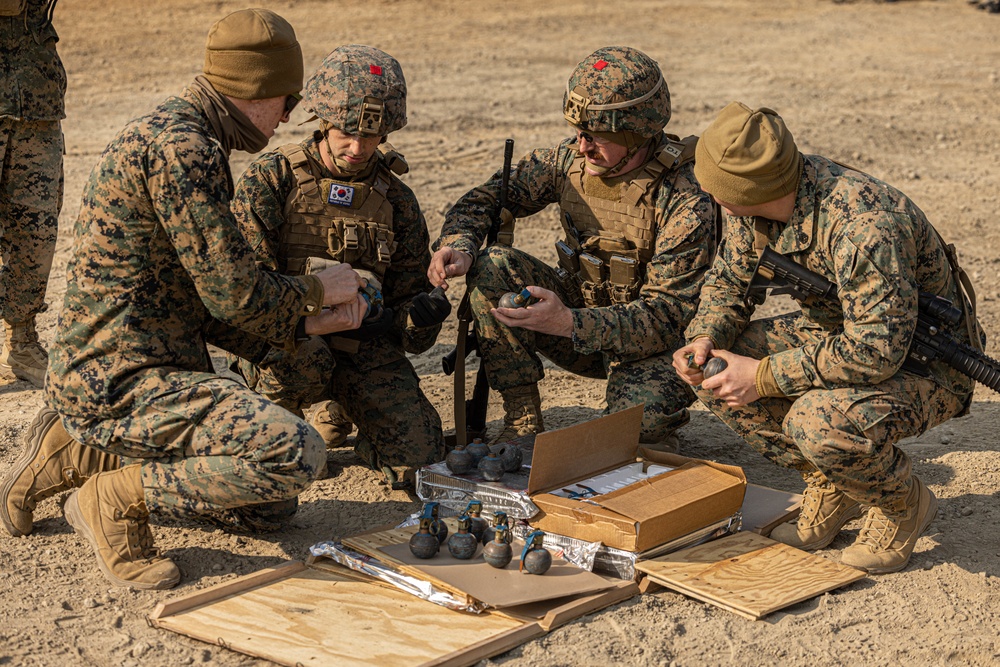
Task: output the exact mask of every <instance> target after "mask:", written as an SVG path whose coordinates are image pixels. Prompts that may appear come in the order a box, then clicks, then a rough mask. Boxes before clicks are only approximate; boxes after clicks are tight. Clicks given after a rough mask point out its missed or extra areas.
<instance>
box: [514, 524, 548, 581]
mask: <svg viewBox="0 0 1000 667" xmlns="http://www.w3.org/2000/svg"><path fill="white" fill-rule="evenodd" d="M544 541H545V533H543V532H542V531H540V530H536V531H535V532H533V533H532V534H531V535H528V539H526V540H525V541H524V551H522V552H521V566H520V567H519V568H518V569H519V570H520V571H521V572H527V573H528V574H545V573H546V572H548V571H549V568H550V567H552V554H550V553H549V552H548V550H547V549H546V548H545V547H543V546H542V542H544Z"/></svg>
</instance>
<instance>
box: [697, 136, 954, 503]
mask: <svg viewBox="0 0 1000 667" xmlns="http://www.w3.org/2000/svg"><path fill="white" fill-rule="evenodd" d="M801 166H802V176H801V180H800V182H799V185H798V191H797V194H796V200H795V209H794V213H793V214H792V218H791V220H790V221H789V222H788V223H787V224H784V225H783V224H780V223H777V222H773V221H772V222H768V223H767V224H768V228H767V234H766V236H767V239H768V245H769V246H770V247H772V248H773V249H774V250H776V251H777V252H779V253H782V254H786V255H789V256H790V257H791V258H792V259H793V260H794V261H795V262H797V263H799V264H801V265H803V266H804V267H805V268H807V269H809V270H811V271H814V272H816V273H818V274H820V275H822V276H824V277H826V278H828V279H829V280H831V281H833V282H834V283H836V285H837V286H838V291H839V294H840V303H839V304H837V305H836V306H833V305H831V304H829V303H826V302H821V301H817V302H816V303H810V304H805V305H803V308H802V311H801V312H800V313H792V314H788V315H782V316H779V317H775V318H770V319H764V320H755V321H752V322H751V321H750V316H751V315H752V313H753V305H747V304H745V303H744V301H743V295H744V292H745V289H746V286H747V284H748V283H749V281H750V279H751V276H752V274H753V270H754V267H755V265H756V262H757V254H756V252H755V250H754V219H753V218H745V217H740V218H731V219H730V221H729V223H728V232H727V236H726V239H725V242H724V243H723V244H722V246H721V249H720V255H719V257H718V258H717V260H716V262H715V265H714V266H713V268H712V271H711V272H710V273H709V276H708V278H707V280H706V282H705V287H704V289H703V290H702V295H701V306H700V308H699V310H698V315H697V316H696V317H695V319H694V320H693V321H692V322H691V324H690V325H689V326H688V329H687V332H686V334H687V337H688V339H691V340H693V339H694V338H697V337H702V336H707V337H709V338H711V339H712V341H713V343H714V345H715V347H716V348H717V349H723V350H730V351H731V352H733V353H735V354H739V355H743V356H748V357H752V358H755V359H762V358H764V357H769V362H770V368H771V373H772V374H773V376H774V380H775V381H776V383H777V385H778V387H779V388H780V390H781V391H782V392H783V393H784V394H785V396H784V397H779V398H762V399H759V400H757V401H755V402H753V403H750V404H749V405H746V406H742V407H737V408H732V407H728V406H726V405H725V403H723V402H722V401H720V400H718V399H715V398H713V396H712V394H711V392H708V391H704V390H700V389H699V391H698V397H699V398H700V399H701V400H702V402H704V403H705V405H706V406H708V408H709V409H710V410H711V411H712V412H714V413H715V414H716V415H718V416H719V417H720V418H721V419H722V420H723V421H725V422H726V423H727V424H728V425H729V426H730V427H731V428H732V429H733V430H734V431H736V432H737V433H739V434H740V435H741V436H742V437H743V438H744V439H745V440H746V441H747V442H748V443H749V444H750V445H751V446H752V447H753V448H754V449H755V450H757V451H758V452H760V453H761V454H763V455H764V456H765V457H766V458H768V459H769V460H771V461H773V462H775V463H777V464H779V465H782V466H785V467H789V468H794V469H796V470H799V471H802V472H803V473H806V474H809V473H812V472H815V471H816V470H818V471H820V472H821V473H822V474H823V476H825V478H826V479H828V480H829V482H831V483H832V484H833V486H834V487H835V488H836V489H838V490H840V491H842V492H844V493H846V494H847V495H848V496H849V497H850V498H852V499H853V500H854V501H858V502H860V503H862V504H867V505H872V506H874V507H879V508H882V509H884V510H885V511H887V512H901V511H903V509H904V507H905V502H906V498H907V495H908V493H909V490H910V487H911V484H912V481H911V480H912V479H913V478H912V477H911V475H910V459H909V457H908V456H907V455H906V453H905V452H903V451H902V450H901V449H899V448H898V447H896V446H895V443H896V442H897V441H898V440H899V439H901V438H904V437H907V436H912V435H916V434H919V433H922V432H923V431H925V430H927V429H929V428H931V427H933V426H935V425H936V424H939V423H941V422H943V421H945V420H947V419H949V418H951V417H953V416H955V415H958V414H961V413H962V412H963V411H964V410H966V409H967V408H968V406H969V404H970V402H971V400H972V389H973V381H972V380H971V379H970V378H968V377H967V376H965V375H963V374H961V373H959V372H958V371H956V370H954V369H952V368H950V367H949V366H947V365H945V364H944V363H942V362H935V363H934V364H932V365H931V367H930V372H931V375H930V377H928V378H923V377H920V376H917V375H914V374H911V373H908V372H905V371H903V370H901V369H900V367H901V365H902V363H903V361H904V359H905V356H906V351H907V349H908V347H909V343H910V339H911V337H912V335H913V331H914V328H915V326H916V313H917V296H918V291H920V290H922V291H926V292H931V293H933V294H937V295H940V296H943V297H945V298H947V299H949V300H951V301H952V302H953V303H955V304H960V303H961V298H962V297H961V296H960V294H959V288H958V284H957V282H956V281H955V279H954V278H953V276H952V269H951V267H950V265H949V262H948V259H947V256H946V254H945V248H944V245H943V243H942V242H941V240H940V237H939V236H938V235H937V233H936V232H935V231H934V229H933V227H932V226H931V225H930V223H929V222H928V221H927V219H926V217H925V216H924V214H923V212H922V211H921V210H920V209H919V208H917V207H916V206H915V205H914V204H913V203H912V202H911V201H910V200H909V199H907V198H906V197H905V196H904V195H903V194H902V193H901V192H899V191H898V190H896V189H894V188H892V187H890V186H888V185H886V184H885V183H882V182H880V181H878V180H877V179H875V178H872V177H871V176H868V175H865V174H862V173H859V172H856V171H852V170H849V169H846V168H844V167H841V166H839V165H837V164H835V163H833V162H832V161H830V160H827V159H825V158H822V157H819V156H815V155H807V156H803V158H802V165H801ZM756 303H758V304H759V303H760V299H757V301H756ZM951 333H952V334H953V335H954V336H955V337H956V338H957V339H959V340H962V341H965V342H969V334H968V333H967V331H966V327H965V325H964V324H963V326H961V327H958V328H957V329H956V330H955V331H953V332H951Z"/></svg>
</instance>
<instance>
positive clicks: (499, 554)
mask: <svg viewBox="0 0 1000 667" xmlns="http://www.w3.org/2000/svg"><path fill="white" fill-rule="evenodd" d="M513 557H514V551H513V549H511V548H510V531H509V530H507V526H497V529H496V533H495V534H494V537H493V540H492V541H491V542H488V543H487V544H486V546H485V547H483V558H484V559H485V560H486V562H487V563H489V564H490V565H492V566H493V567H495V568H497V569H500V570H502V569H504V568H505V567H507V564H508V563H510V561H511V559H512V558H513Z"/></svg>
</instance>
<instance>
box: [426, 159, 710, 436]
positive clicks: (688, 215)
mask: <svg viewBox="0 0 1000 667" xmlns="http://www.w3.org/2000/svg"><path fill="white" fill-rule="evenodd" d="M576 157H577V150H576V140H575V139H566V140H565V141H563V142H562V143H561V144H559V146H557V147H555V148H549V149H536V150H533V151H531V152H530V153H529V154H528V155H527V156H525V157H524V158H523V159H521V160H520V161H519V162H518V163H517V166H516V168H515V169H514V170H513V171H512V173H511V175H510V182H509V193H508V198H507V207H508V208H509V209H510V211H511V212H512V213H513V214H514V216H515V217H516V218H522V217H526V216H529V215H532V214H534V213H537V212H538V211H541V210H542V209H544V208H545V207H546V206H548V205H549V204H555V203H558V202H559V200H560V198H561V196H562V192H563V187H564V184H565V181H566V174H567V173H568V171H569V168H570V166H571V165H572V163H573V160H574V159H575V158H576ZM628 178H629V174H626V175H624V176H620V177H614V178H608V179H602V180H604V181H605V182H607V183H609V184H614V183H615V182H618V181H619V180H623V179H624V180H627V179H628ZM500 182H501V175H500V173H499V172H497V173H496V174H494V176H493V177H492V178H491V179H490V180H489V181H487V182H486V183H485V184H483V185H481V186H479V187H477V188H475V189H473V190H471V191H470V192H468V193H467V194H465V195H464V196H462V197H461V198H460V199H459V200H458V202H456V203H455V205H454V206H453V207H452V208H451V210H449V211H448V213H447V214H446V216H445V223H444V226H443V228H442V231H441V236H440V238H438V240H437V241H435V243H434V249H435V250H436V249H438V248H441V247H443V246H451V247H453V248H455V249H457V250H462V251H465V252H470V253H472V254H473V256H476V255H477V254H478V249H479V247H480V245H481V244H482V243H483V241H484V240H485V238H486V234H487V232H488V230H489V226H490V223H491V219H492V216H493V215H494V212H495V211H496V207H497V199H498V196H499V192H500ZM653 201H655V202H656V215H655V222H656V225H655V243H654V255H653V258H652V260H651V261H650V262H649V263H648V264H647V265H646V267H645V276H644V280H643V283H642V286H641V288H640V290H639V294H638V297H637V298H636V299H635V300H634V301H631V302H628V303H622V304H613V305H610V306H604V307H599V308H580V307H578V306H579V305H580V304H581V303H582V297H581V296H580V295H579V289H578V288H575V290H573V291H571V290H569V289H566V288H563V287H562V286H560V285H559V280H558V277H557V275H556V272H555V270H554V269H553V268H552V267H548V266H546V265H545V264H543V263H542V262H539V261H538V260H536V259H534V258H531V257H528V256H527V255H524V254H523V253H519V252H516V251H514V252H512V251H509V250H504V249H501V248H498V247H493V248H491V249H490V250H489V251H487V252H484V253H483V254H482V255H480V256H479V257H477V259H476V262H475V264H474V265H473V268H472V270H471V271H470V273H469V275H468V277H467V284H468V286H469V290H470V305H471V306H472V310H473V314H474V316H475V318H476V327H477V332H478V336H479V341H480V350H481V352H482V354H483V360H484V363H485V365H486V370H487V374H488V377H489V380H490V386H491V387H493V388H494V389H496V390H498V391H502V390H504V389H507V388H510V387H514V386H519V385H524V384H530V383H533V382H538V381H539V380H540V379H541V377H542V366H541V362H540V360H539V359H538V357H537V353H541V354H543V355H544V356H546V357H547V358H549V359H551V360H552V361H554V362H555V363H557V364H558V365H560V366H562V367H564V368H566V369H567V370H570V371H573V372H576V373H580V374H582V375H587V376H589V377H603V375H604V373H605V370H607V373H608V377H609V383H608V391H609V394H608V403H609V405H611V404H612V400H613V397H614V395H616V394H617V393H618V392H622V396H631V397H633V398H636V397H639V396H647V397H655V400H652V401H650V400H647V401H646V404H647V409H646V417H645V419H644V430H643V433H644V438H652V437H653V436H654V434H655V433H656V432H658V431H660V430H662V429H660V428H658V427H657V426H656V425H654V422H657V421H658V422H660V423H661V424H662V423H663V421H664V420H663V419H659V418H658V417H657V415H656V414H655V413H657V412H662V413H663V414H664V415H671V414H673V413H674V412H675V410H673V406H675V405H681V407H684V406H687V405H689V404H690V403H691V402H693V394H691V392H690V389H689V388H688V387H687V386H686V385H684V384H683V383H682V382H680V381H679V379H678V378H677V377H676V374H675V373H674V372H673V371H672V370H671V369H669V368H668V367H669V366H670V355H671V353H672V351H673V350H675V349H677V348H678V347H680V346H681V345H682V344H683V342H684V339H683V332H684V327H686V326H687V323H688V322H689V321H690V319H691V318H692V317H693V316H694V313H695V311H696V310H697V308H698V295H699V292H700V290H701V283H702V281H703V280H704V276H705V274H706V272H707V270H708V268H709V265H710V263H711V259H712V254H713V251H714V247H715V235H716V229H715V225H716V222H715V212H714V207H713V204H712V201H711V199H710V198H709V196H708V195H707V194H705V193H704V192H702V191H701V190H700V189H699V187H698V184H697V182H696V181H695V179H694V175H693V169H692V166H691V165H690V164H687V165H683V166H681V167H680V168H679V170H678V172H677V173H676V174H669V173H668V174H667V176H666V178H665V179H664V182H663V184H662V185H661V186H660V188H659V189H658V191H657V192H656V193H654V196H653ZM525 285H538V286H541V287H546V288H548V289H552V290H554V291H555V292H556V293H558V294H559V295H560V298H561V299H562V300H563V303H565V304H566V305H568V306H570V307H571V308H572V309H573V310H572V313H573V336H572V338H571V339H570V338H563V337H552V336H545V335H540V334H535V333H533V332H530V331H526V330H522V329H520V328H515V329H511V328H509V327H507V326H505V325H503V324H500V323H499V322H497V321H496V320H495V319H494V318H493V316H492V315H490V313H489V311H490V308H492V307H494V306H496V304H497V302H498V300H499V297H500V295H501V294H502V293H503V292H512V291H518V290H520V289H521V288H522V287H523V286H525ZM557 287H559V289H556V288H557ZM574 291H575V293H574ZM658 356H662V359H659V361H658V362H654V361H653V360H652V359H651V358H653V357H658ZM650 369H653V370H650ZM632 372H635V373H639V374H640V376H639V377H636V376H634V375H633V376H630V375H629V373H632ZM619 373H623V375H621V376H620V377H616V375H617V374H619ZM626 385H629V388H627V389H626V388H625V387H626ZM619 388H620V389H619ZM614 400H615V401H616V403H615V404H616V405H622V403H623V402H627V401H628V400H631V399H628V398H622V399H620V400H619V399H617V398H615V399H614ZM636 402H638V400H637V398H636ZM656 403H662V405H660V406H659V407H655V404H656ZM635 404H636V403H635V402H632V403H628V405H635ZM622 407H625V405H622ZM673 419H674V417H670V418H669V419H666V421H667V422H668V423H669V422H671V421H672V420H673ZM646 420H648V421H646ZM646 441H648V442H654V441H656V440H655V439H652V440H646Z"/></svg>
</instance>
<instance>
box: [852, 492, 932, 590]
mask: <svg viewBox="0 0 1000 667" xmlns="http://www.w3.org/2000/svg"><path fill="white" fill-rule="evenodd" d="M911 479H912V480H913V484H912V486H911V487H910V493H909V494H908V495H907V497H906V508H905V509H904V510H903V511H902V512H898V513H890V512H885V511H884V510H882V509H881V508H878V507H872V508H871V509H870V510H868V516H867V517H866V518H865V525H864V526H862V528H861V532H860V533H858V539H857V540H855V542H854V544H852V545H851V546H849V547H847V548H846V549H844V553H843V554H842V555H841V557H840V560H841V562H842V563H843V564H844V565H850V566H851V567H856V568H858V569H859V570H865V571H866V572H869V573H871V574H883V573H885V572H895V571H896V570H902V569H903V568H904V567H906V564H907V563H909V562H910V556H911V555H912V554H913V547H914V546H916V544H917V538H918V537H920V535H921V534H922V533H923V532H924V531H925V530H927V527H928V526H930V525H931V521H933V520H934V517H936V516H937V498H935V497H934V494H933V493H932V492H931V490H930V489H928V488H927V486H926V485H925V484H924V483H923V482H922V481H920V479H918V478H917V477H912V478H911Z"/></svg>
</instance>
